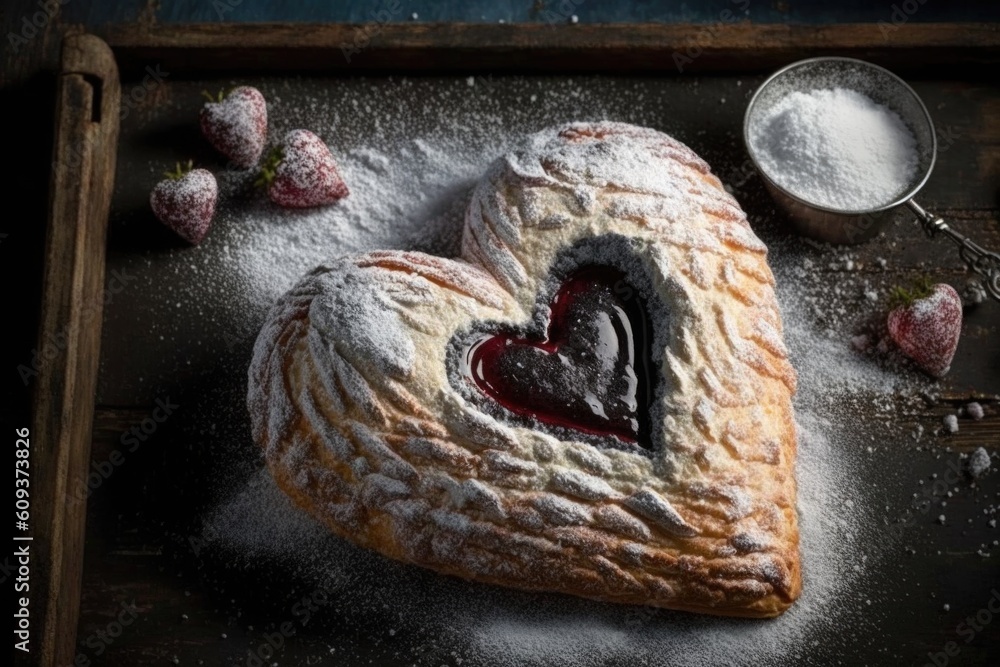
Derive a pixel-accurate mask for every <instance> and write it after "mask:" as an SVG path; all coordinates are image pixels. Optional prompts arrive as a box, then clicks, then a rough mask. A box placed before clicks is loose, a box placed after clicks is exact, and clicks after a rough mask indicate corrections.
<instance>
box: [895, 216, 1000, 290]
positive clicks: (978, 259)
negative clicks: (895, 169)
mask: <svg viewBox="0 0 1000 667" xmlns="http://www.w3.org/2000/svg"><path fill="white" fill-rule="evenodd" d="M906 205H907V206H909V207H910V210H911V211H913V212H914V213H915V214H916V216H917V220H918V221H919V222H920V226H921V227H923V229H924V232H925V233H926V234H927V236H928V237H930V238H934V237H936V236H937V235H938V234H944V235H945V236H947V237H948V239H949V240H950V241H951V242H952V243H954V244H955V245H957V246H958V254H959V255H960V256H961V257H962V261H963V262H965V265H966V266H968V267H969V268H970V269H971V270H972V271H973V272H974V273H976V274H977V275H978V276H979V278H980V279H981V280H982V281H983V286H984V287H985V288H986V292H987V293H988V294H989V295H990V296H991V297H993V298H994V299H996V300H997V301H1000V255H998V254H997V253H995V252H990V251H989V250H987V249H986V248H984V247H982V246H981V245H978V244H976V243H974V242H973V241H972V240H971V239H969V237H967V236H963V235H962V234H959V233H958V232H956V231H955V230H954V229H952V228H951V227H949V226H948V223H946V222H945V221H944V220H942V219H941V218H939V217H938V216H936V215H934V214H933V213H931V212H930V211H927V210H926V209H924V207H922V206H921V205H920V204H918V203H917V202H915V201H913V200H912V199H911V200H909V201H908V202H906Z"/></svg>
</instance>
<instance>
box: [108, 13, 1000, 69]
mask: <svg viewBox="0 0 1000 667" xmlns="http://www.w3.org/2000/svg"><path fill="white" fill-rule="evenodd" d="M101 34H102V35H103V36H105V38H106V39H107V40H108V42H109V43H110V44H111V45H112V47H113V48H114V49H115V51H116V53H117V54H118V56H119V60H120V64H121V66H122V68H123V70H130V69H141V68H142V67H143V66H144V65H145V64H146V63H148V62H150V61H155V62H159V63H160V64H161V65H162V66H163V67H165V68H166V69H168V70H178V71H184V72H199V73H206V72H211V71H226V70H228V71H232V70H241V69H254V70H257V71H267V70H275V69H282V70H286V71H336V70H340V71H345V70H346V71H359V70H383V71H384V70H390V71H393V72H419V71H424V72H435V73H443V72H457V71H470V70H483V69H484V68H488V69H491V70H493V71H497V72H500V71H504V72H509V71H521V72H562V73H571V72H618V73H639V72H661V73H662V72H674V73H687V72H692V71H708V70H729V71H748V70H757V71H759V70H761V69H767V68H771V67H775V66H777V65H779V64H784V63H787V62H790V61H793V60H797V59H800V58H805V57H809V56H813V55H843V56H853V57H858V58H863V59H866V60H871V61H873V62H877V63H879V64H883V65H886V66H892V67H896V68H899V69H901V70H905V71H913V70H920V71H921V72H924V73H926V72H928V71H933V70H935V69H937V70H938V71H948V72H949V74H950V75H951V76H955V74H956V72H955V69H954V67H955V66H956V65H961V66H963V67H964V68H966V70H965V71H966V72H967V73H971V71H969V70H971V69H974V70H975V71H985V70H986V69H987V68H988V67H990V66H994V65H995V64H996V63H997V62H998V61H1000V52H998V47H1000V28H998V25H996V24H988V23H920V24H917V23H914V24H911V25H908V26H907V27H906V29H905V30H896V31H890V32H888V33H887V32H886V31H885V30H884V29H883V28H881V27H879V26H878V25H876V24H840V25H819V26H817V25H788V24H755V23H749V22H741V23H725V22H720V23H719V24H714V25H709V26H704V25H697V24H680V25H678V24H614V25H600V26H582V25H547V24H519V25H505V24H502V25H492V24H473V23H468V24H463V23H436V24H425V23H409V24H407V23H381V24H380V23H372V24H301V23H299V24H295V23H265V24H240V25H230V24H218V23H199V24H187V25H176V24H168V25H150V26H141V25H124V26H110V27H108V28H107V29H106V30H104V31H103V32H102V33H101ZM747 53H753V57H752V58H748V57H747V56H746V54H747Z"/></svg>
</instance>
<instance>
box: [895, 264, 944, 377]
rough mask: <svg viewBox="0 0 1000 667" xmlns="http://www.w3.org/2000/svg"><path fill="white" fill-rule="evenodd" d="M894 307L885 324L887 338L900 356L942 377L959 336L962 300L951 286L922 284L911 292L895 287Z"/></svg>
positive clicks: (935, 375) (927, 282)
mask: <svg viewBox="0 0 1000 667" xmlns="http://www.w3.org/2000/svg"><path fill="white" fill-rule="evenodd" d="M893 301H894V303H895V308H893V310H892V311H891V312H890V313H889V320H888V322H887V325H888V328H889V335H890V336H892V339H893V340H894V341H896V345H898V346H899V349H900V350H902V351H903V354H905V355H906V356H908V357H909V358H910V359H913V361H915V362H916V363H917V365H918V366H920V367H921V368H923V369H924V370H925V371H927V372H928V373H930V374H931V375H933V376H934V377H942V376H943V375H944V374H945V373H947V372H948V369H950V368H951V360H952V359H953V358H954V356H955V349H956V348H957V347H958V339H959V336H960V335H961V333H962V299H961V297H959V295H958V292H956V291H955V289H954V288H953V287H952V286H951V285H946V284H944V283H938V284H937V285H931V284H930V281H926V280H925V281H923V282H922V283H920V284H918V285H917V286H915V287H914V289H913V290H909V291H908V290H903V289H900V288H896V290H895V291H894V292H893Z"/></svg>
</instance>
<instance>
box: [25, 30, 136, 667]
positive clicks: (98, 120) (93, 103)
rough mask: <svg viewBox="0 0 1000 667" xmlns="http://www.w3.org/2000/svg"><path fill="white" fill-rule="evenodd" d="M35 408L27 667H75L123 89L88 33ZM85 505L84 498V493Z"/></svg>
mask: <svg viewBox="0 0 1000 667" xmlns="http://www.w3.org/2000/svg"><path fill="white" fill-rule="evenodd" d="M57 86H58V91H57V102H56V122H55V142H54V148H53V157H52V180H51V183H50V190H49V192H50V204H49V218H48V224H47V229H46V240H45V268H44V274H43V275H44V277H43V287H42V308H41V317H40V323H39V336H38V347H37V349H38V350H39V359H40V364H39V367H38V372H39V373H38V378H37V384H36V386H35V395H34V402H33V410H32V413H33V414H32V424H33V428H32V434H31V436H32V437H31V441H32V448H33V452H32V470H33V472H34V475H33V477H34V479H33V480H32V482H33V483H32V485H31V488H32V490H33V491H34V493H33V510H34V512H33V514H34V516H33V525H34V526H35V531H34V541H33V542H31V545H32V546H31V551H32V553H33V556H34V558H33V565H34V568H33V569H34V573H33V574H34V576H35V581H38V582H42V583H41V585H40V586H38V587H37V588H36V589H35V591H34V593H33V596H32V597H33V598H34V599H33V600H32V613H33V618H35V619H41V620H40V622H37V621H36V622H37V623H39V626H40V627H35V628H34V629H33V632H32V637H33V642H32V643H33V644H34V646H33V650H32V652H31V656H32V659H31V662H32V664H37V665H42V666H45V667H56V666H63V665H68V664H73V659H74V653H75V650H76V629H77V622H78V619H79V610H80V587H81V576H82V571H83V545H84V532H85V524H86V502H85V500H81V498H80V495H79V493H74V491H77V492H78V491H79V490H80V489H85V488H86V475H87V467H88V465H89V463H90V444H91V428H92V421H93V415H94V394H95V389H96V382H97V370H98V359H99V357H100V345H101V322H102V316H103V306H104V271H105V245H106V235H107V221H108V210H109V207H110V204H111V193H112V189H113V184H114V173H115V160H116V156H117V149H118V126H119V104H120V97H121V95H120V82H119V78H118V69H117V66H116V64H115V59H114V55H113V53H112V51H111V49H110V48H109V47H108V45H107V44H106V43H105V42H104V41H102V40H101V39H99V38H97V37H95V36H93V35H85V34H75V35H69V36H67V37H66V38H65V39H64V40H63V45H62V61H61V65H60V74H59V77H58V83H57ZM83 498H84V499H85V498H86V496H85V495H84V496H83Z"/></svg>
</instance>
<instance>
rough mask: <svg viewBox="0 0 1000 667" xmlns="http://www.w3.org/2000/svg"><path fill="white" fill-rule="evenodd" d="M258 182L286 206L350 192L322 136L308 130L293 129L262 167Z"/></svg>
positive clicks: (319, 203) (326, 201)
mask: <svg viewBox="0 0 1000 667" xmlns="http://www.w3.org/2000/svg"><path fill="white" fill-rule="evenodd" d="M257 183H258V185H265V186H267V195H268V196H269V197H270V198H271V201H273V202H274V203H275V204H278V205H279V206H284V207H286V208H308V207H311V206H322V205H323V204H332V203H333V202H335V201H337V200H338V199H342V198H344V197H346V196H347V195H348V190H347V185H346V184H345V183H344V179H343V178H341V177H340V172H339V171H338V170H337V163H335V162H334V161H333V156H332V155H331V154H330V149H329V148H327V147H326V144H324V143H323V140H322V139H320V138H319V137H317V136H316V135H315V134H313V133H312V132H310V131H309V130H292V131H291V132H289V133H288V134H286V135H285V138H284V140H283V141H282V143H281V146H279V147H277V148H275V149H274V151H272V152H271V154H270V156H268V159H267V160H266V161H265V163H264V165H263V167H261V175H260V178H259V179H257Z"/></svg>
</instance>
